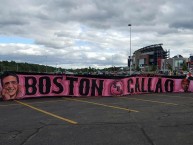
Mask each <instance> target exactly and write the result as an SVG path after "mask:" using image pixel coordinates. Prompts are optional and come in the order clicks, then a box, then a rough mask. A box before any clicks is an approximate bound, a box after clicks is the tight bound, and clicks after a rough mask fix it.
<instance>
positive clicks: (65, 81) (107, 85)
mask: <svg viewBox="0 0 193 145" xmlns="http://www.w3.org/2000/svg"><path fill="white" fill-rule="evenodd" d="M0 92H1V97H2V99H3V100H11V99H23V98H38V97H49V96H50V97H53V96H77V97H80V96H123V95H129V94H141V93H165V92H167V93H174V92H175V93H176V92H193V80H192V78H186V77H185V76H178V77H177V76H156V75H135V76H128V77H121V76H120V77H118V76H116V77H115V76H92V75H90V76H80V75H65V74H38V73H17V74H15V73H13V72H5V73H4V74H2V75H1V85H0Z"/></svg>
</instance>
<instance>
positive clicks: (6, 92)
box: [1, 73, 20, 100]
mask: <svg viewBox="0 0 193 145" xmlns="http://www.w3.org/2000/svg"><path fill="white" fill-rule="evenodd" d="M18 80H19V79H18V76H17V75H16V74H8V73H7V74H5V75H4V76H3V77H2V80H1V85H2V90H1V95H2V98H3V99H4V100H11V99H16V98H17V96H18V93H19V92H20V86H19V82H18Z"/></svg>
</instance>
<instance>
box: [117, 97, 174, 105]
mask: <svg viewBox="0 0 193 145" xmlns="http://www.w3.org/2000/svg"><path fill="white" fill-rule="evenodd" d="M120 98H124V99H129V100H137V101H144V102H152V103H159V104H165V105H178V104H176V103H168V102H162V101H155V100H147V99H139V98H127V97H120Z"/></svg>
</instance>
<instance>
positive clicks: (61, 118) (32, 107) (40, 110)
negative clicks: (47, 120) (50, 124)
mask: <svg viewBox="0 0 193 145" xmlns="http://www.w3.org/2000/svg"><path fill="white" fill-rule="evenodd" d="M15 102H17V103H19V104H22V105H24V106H27V107H29V108H31V109H34V110H36V111H39V112H41V113H44V114H46V115H49V116H52V117H55V118H57V119H60V120H63V121H65V122H68V123H71V124H78V123H77V122H75V121H73V120H70V119H67V118H64V117H61V116H58V115H56V114H53V113H50V112H47V111H44V110H42V109H39V108H36V107H34V106H31V105H29V104H27V103H23V102H21V101H17V100H15Z"/></svg>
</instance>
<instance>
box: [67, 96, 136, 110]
mask: <svg viewBox="0 0 193 145" xmlns="http://www.w3.org/2000/svg"><path fill="white" fill-rule="evenodd" d="M64 99H65V100H69V101H77V102H83V103H88V104H93V105H98V106H104V107H109V108H113V109H119V110H125V111H129V112H139V111H137V110H133V109H128V108H123V107H119V106H112V105H106V104H101V103H96V102H91V101H85V100H80V99H70V98H64Z"/></svg>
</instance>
